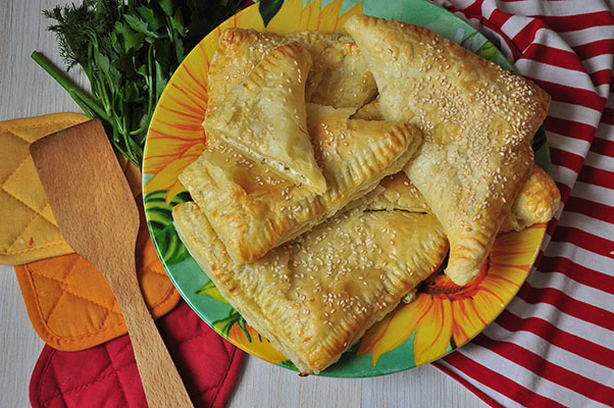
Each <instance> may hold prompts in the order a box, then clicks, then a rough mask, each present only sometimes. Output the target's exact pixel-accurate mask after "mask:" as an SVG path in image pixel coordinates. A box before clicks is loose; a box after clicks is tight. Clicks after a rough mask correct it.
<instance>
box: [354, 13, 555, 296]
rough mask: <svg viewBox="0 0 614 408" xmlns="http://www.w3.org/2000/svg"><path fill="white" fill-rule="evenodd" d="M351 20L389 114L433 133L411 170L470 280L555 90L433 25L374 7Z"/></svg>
mask: <svg viewBox="0 0 614 408" xmlns="http://www.w3.org/2000/svg"><path fill="white" fill-rule="evenodd" d="M345 28H346V30H347V31H348V32H349V33H350V35H351V36H352V37H353V38H354V40H355V41H356V43H357V44H358V46H359V47H360V50H361V54H362V56H363V57H364V58H365V60H366V61H367V63H368V65H369V68H370V70H371V73H372V74H373V77H374V78H375V81H376V83H377V87H378V90H379V96H378V102H377V104H378V107H379V110H380V111H381V113H382V115H383V117H384V118H386V119H388V120H407V121H410V123H412V124H414V125H416V126H417V127H419V128H420V129H421V130H422V131H423V133H424V138H425V143H424V144H423V146H422V148H421V150H420V152H419V154H417V155H416V157H415V159H414V160H412V161H411V162H410V163H409V164H408V166H407V167H406V168H405V171H406V173H407V175H408V176H409V178H410V179H411V181H412V182H413V183H414V184H415V185H416V187H417V188H418V189H419V190H420V192H421V193H422V194H423V196H424V199H425V200H426V202H427V204H428V206H429V207H430V208H431V209H432V211H433V213H434V214H435V215H436V216H437V218H438V219H439V221H440V222H441V224H442V226H443V228H444V230H445V232H446V235H447V237H448V239H449V242H450V258H449V262H448V266H447V268H446V271H445V272H446V274H447V275H448V276H449V277H450V279H452V281H454V282H455V283H457V284H459V285H462V284H465V283H467V282H468V281H469V280H471V279H472V278H473V277H474V276H475V275H476V274H477V273H478V272H479V269H480V267H481V265H482V263H483V262H484V259H485V258H486V256H487V254H488V252H489V250H490V248H491V247H492V244H493V242H494V239H495V236H496V234H497V232H498V231H499V229H500V227H501V224H502V222H503V220H504V219H505V217H506V216H507V215H508V214H509V212H510V209H511V205H512V202H513V201H514V198H515V197H516V196H517V194H518V192H519V191H520V188H521V186H522V184H523V183H524V181H525V180H526V178H527V176H528V174H529V170H530V168H531V166H532V165H533V153H532V150H531V146H530V143H531V139H532V137H533V135H534V133H535V131H536V130H537V128H538V127H539V125H541V123H542V122H543V120H544V118H545V116H546V112H547V110H548V103H549V96H548V95H547V94H546V93H545V92H543V91H542V90H541V89H540V88H539V87H537V86H535V85H533V84H532V83H530V82H528V81H526V80H525V79H523V78H521V77H519V76H516V75H513V74H511V73H509V72H507V71H504V70H503V69H501V68H500V67H498V66H497V65H495V64H493V63H491V62H489V61H486V60H484V59H482V58H480V57H478V56H476V55H474V54H472V53H471V52H469V51H467V50H465V49H463V48H462V47H460V46H459V45H457V44H454V43H453V42H451V41H449V40H447V39H445V38H443V37H441V36H439V35H437V34H435V33H433V32H431V31H429V30H427V29H426V28H423V27H417V26H413V25H408V24H403V23H400V22H397V21H394V20H391V21H386V20H383V19H379V18H375V17H369V16H365V15H355V16H352V17H351V18H350V19H348V21H347V22H346V23H345Z"/></svg>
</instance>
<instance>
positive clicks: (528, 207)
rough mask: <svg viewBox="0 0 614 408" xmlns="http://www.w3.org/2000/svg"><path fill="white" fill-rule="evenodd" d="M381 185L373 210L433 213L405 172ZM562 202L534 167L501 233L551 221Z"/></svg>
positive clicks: (550, 182)
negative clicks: (381, 190)
mask: <svg viewBox="0 0 614 408" xmlns="http://www.w3.org/2000/svg"><path fill="white" fill-rule="evenodd" d="M380 185H381V186H382V187H383V192H382V193H381V194H378V195H377V196H376V197H375V198H374V199H373V200H371V201H370V202H369V205H368V207H369V209H373V210H389V211H390V210H403V211H409V212H417V213H430V212H431V209H430V208H429V206H428V205H427V204H426V202H425V201H424V197H423V196H422V194H421V193H420V190H418V189H417V188H416V186H414V185H413V183H412V182H411V181H410V180H409V179H408V178H407V175H405V173H404V172H399V173H396V174H393V175H391V176H388V177H386V178H384V179H383V180H382V182H381V183H380ZM560 200H561V193H560V192H559V189H558V188H557V187H556V184H555V183H554V180H552V178H551V177H550V176H549V175H548V173H546V172H545V171H544V170H543V169H542V168H541V167H539V166H537V165H534V166H533V167H532V169H531V175H530V176H529V178H528V179H527V180H526V181H525V182H524V184H523V185H522V188H521V189H520V194H518V196H517V197H516V200H515V201H514V204H513V205H512V211H511V212H510V214H509V215H508V216H507V217H506V218H505V221H504V222H503V225H502V226H501V230H500V231H499V232H507V231H521V230H523V229H525V228H528V227H530V226H531V225H533V224H538V223H542V222H548V221H550V220H551V219H552V217H553V216H554V213H555V212H556V210H557V209H558V207H559V202H560Z"/></svg>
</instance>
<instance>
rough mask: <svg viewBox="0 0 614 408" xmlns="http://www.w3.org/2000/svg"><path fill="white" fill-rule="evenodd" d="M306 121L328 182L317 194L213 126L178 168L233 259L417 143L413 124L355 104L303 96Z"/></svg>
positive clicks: (242, 258)
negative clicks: (194, 155)
mask: <svg viewBox="0 0 614 408" xmlns="http://www.w3.org/2000/svg"><path fill="white" fill-rule="evenodd" d="M307 111H308V115H307V127H308V131H309V134H310V136H311V139H312V144H313V148H314V152H315V156H316V160H317V161H318V164H319V166H320V168H321V169H322V173H323V174H324V177H325V178H326V185H327V190H326V192H325V193H324V194H321V195H318V194H316V193H315V192H313V191H312V190H311V189H309V188H307V187H306V186H304V185H295V184H293V183H290V182H288V181H287V180H285V179H283V178H280V177H279V176H277V175H276V174H275V173H273V172H272V171H271V170H270V168H268V167H267V166H264V165H262V164H261V163H259V162H255V161H253V160H251V159H250V158H249V157H247V156H246V155H244V154H242V153H241V152H240V151H238V150H236V149H234V148H233V147H232V146H229V145H227V144H225V143H223V142H222V141H220V140H219V139H218V138H216V133H215V132H213V133H210V134H209V135H208V139H207V145H206V147H205V150H204V151H203V153H202V155H201V156H200V157H199V158H198V159H197V160H196V161H195V162H193V163H192V164H190V165H189V166H188V167H186V169H185V170H184V171H183V172H182V173H181V174H180V175H179V180H180V181H181V183H182V184H183V185H184V186H185V187H186V188H187V189H188V190H189V192H190V193H191V196H192V198H193V199H194V201H195V202H196V203H197V204H198V205H199V207H200V208H201V210H202V211H203V213H204V214H205V215H206V217H207V218H208V220H209V222H210V224H211V226H212V228H213V229H214V230H215V232H216V233H217V235H218V236H219V237H220V240H221V241H222V242H223V243H224V245H225V246H226V249H227V251H228V253H229V255H230V256H231V257H232V258H233V259H234V260H235V261H237V262H253V261H255V260H257V259H259V258H261V257H262V256H264V254H266V253H267V252H268V251H269V250H270V249H272V248H274V247H276V246H278V245H280V244H282V243H283V242H286V241H288V240H290V239H293V238H295V237H297V236H298V235H300V234H302V233H303V232H305V231H308V230H310V229H311V228H313V227H314V226H315V225H318V224H320V223H322V222H323V221H324V220H325V219H327V218H329V217H331V216H333V215H334V214H335V213H337V212H338V211H339V210H341V209H342V208H343V207H345V206H346V205H347V204H348V203H350V202H352V201H354V200H356V199H358V198H360V197H362V196H364V195H365V194H367V193H369V192H370V191H372V190H373V189H375V188H376V187H377V186H378V184H379V181H380V180H381V179H382V178H384V177H385V176H387V175H390V174H393V173H396V172H398V171H400V170H401V169H402V168H403V166H404V165H405V164H406V163H407V161H408V160H409V159H410V158H411V157H412V156H413V155H414V154H415V152H416V150H417V149H418V148H419V147H420V144H421V143H422V137H421V135H420V132H419V131H418V130H417V129H416V128H415V127H413V126H412V125H410V124H407V123H404V122H394V121H380V122H374V121H364V120H353V119H349V116H350V115H351V114H352V113H353V112H354V109H353V108H344V109H335V108H332V107H329V106H321V105H315V104H308V109H307Z"/></svg>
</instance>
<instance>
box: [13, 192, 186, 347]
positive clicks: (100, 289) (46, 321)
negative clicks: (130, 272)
mask: <svg viewBox="0 0 614 408" xmlns="http://www.w3.org/2000/svg"><path fill="white" fill-rule="evenodd" d="M138 201H139V202H140V200H138ZM140 210H141V211H142V208H140ZM136 266H137V273H138V277H139V281H140V283H141V289H142V291H143V294H144V295H145V301H146V302H147V304H148V305H149V309H150V310H151V312H152V314H153V315H154V317H160V316H163V315H164V314H166V313H167V312H169V311H170V310H171V309H172V308H173V307H175V305H176V304H177V302H178V301H179V293H177V291H176V290H175V288H174V287H173V285H172V283H171V282H170V280H169V279H168V277H167V276H166V272H165V271H164V268H163V267H162V264H161V263H160V260H159V259H158V255H157V253H156V250H155V248H154V245H153V242H152V241H151V238H150V237H149V232H148V231H147V225H146V223H145V221H144V220H141V227H140V230H139V236H138V240H137V255H136ZM15 272H16V273H17V280H18V281H19V286H20V287H21V292H22V293H23V298H24V301H25V303H26V309H27V310H28V315H29V316H30V320H31V321H32V325H33V326H34V329H35V330H36V331H37V333H38V334H39V336H40V337H41V338H42V339H43V341H44V342H45V343H47V344H49V345H50V346H51V347H53V348H55V349H58V350H65V351H76V350H83V349H86V348H89V347H93V346H96V345H98V344H101V343H104V342H106V341H108V340H110V339H113V338H115V337H117V336H120V335H123V334H125V333H126V332H127V329H126V326H125V323H124V320H123V318H122V315H121V312H120V309H119V305H118V303H117V301H116V300H115V297H114V296H113V292H111V289H110V288H109V286H108V285H107V283H106V281H105V280H104V278H103V277H102V275H101V274H100V273H99V272H98V270H96V268H94V266H93V265H91V264H90V263H89V262H88V261H87V260H85V258H82V257H81V256H79V255H77V254H69V255H62V256H56V257H53V258H48V259H43V260H40V261H35V262H31V263H28V264H25V265H19V266H15Z"/></svg>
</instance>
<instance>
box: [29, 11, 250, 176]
mask: <svg viewBox="0 0 614 408" xmlns="http://www.w3.org/2000/svg"><path fill="white" fill-rule="evenodd" d="M241 2H242V0H83V3H82V4H81V5H74V4H72V5H68V6H57V7H55V8H54V9H52V10H45V11H44V15H45V16H47V17H49V18H50V19H52V20H55V22H54V25H52V26H50V27H49V30H50V31H53V32H55V33H56V35H57V39H58V45H59V49H60V54H61V56H62V57H63V58H64V61H65V63H66V64H67V70H70V69H71V68H72V67H74V66H75V65H78V66H80V67H81V68H82V69H83V72H84V73H85V75H86V76H87V78H88V80H89V83H90V88H91V94H89V93H87V92H85V91H83V90H81V89H80V88H79V87H78V86H77V85H76V84H75V83H74V82H72V81H71V80H70V79H69V78H68V77H67V76H66V75H65V73H64V72H63V71H62V70H60V69H58V68H57V67H55V66H54V65H53V64H52V63H51V62H50V61H49V60H48V59H47V58H45V57H44V56H43V55H42V54H41V53H39V52H34V53H33V54H32V58H33V59H34V60H35V61H36V62H37V63H38V64H39V65H41V66H42V67H43V68H44V69H45V70H46V71H47V72H48V73H49V74H50V75H51V76H52V77H53V78H54V79H55V80H56V81H58V82H59V83H60V84H61V85H62V86H63V87H64V89H66V91H68V93H69V94H70V95H71V97H72V98H73V99H74V100H75V102H76V103H77V104H78V105H79V106H80V107H81V109H82V110H83V111H84V112H85V113H86V114H87V115H88V116H89V117H91V118H94V117H98V118H100V119H102V121H103V123H104V124H105V127H106V129H107V133H108V134H109V138H110V140H111V142H112V143H113V146H114V147H115V149H116V150H117V151H118V152H120V153H121V154H123V155H124V156H126V157H127V158H128V159H129V160H130V161H131V162H133V163H134V164H137V165H138V164H140V162H141V160H142V157H143V145H144V143H145V137H146V135H147V128H148V126H149V122H150V120H151V116H152V114H153V110H154V108H155V105H156V102H157V101H158V99H159V98H160V94H161V93H162V90H163V89H164V87H165V85H166V83H167V81H168V79H169V78H170V76H171V75H172V73H173V72H174V71H175V69H176V68H177V67H178V66H179V64H180V63H181V61H182V60H183V59H184V57H185V56H186V54H187V53H188V52H189V51H190V50H191V49H192V48H193V47H194V46H195V45H196V44H197V43H198V42H199V41H200V40H201V39H202V38H203V37H204V36H205V35H206V34H207V33H208V32H209V31H211V30H212V29H213V28H215V27H216V26H217V25H218V24H219V23H221V22H222V21H223V20H224V19H226V18H227V17H229V16H231V15H232V14H234V13H235V12H236V11H237V10H238V8H239V5H240V3H241Z"/></svg>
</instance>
